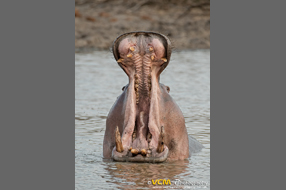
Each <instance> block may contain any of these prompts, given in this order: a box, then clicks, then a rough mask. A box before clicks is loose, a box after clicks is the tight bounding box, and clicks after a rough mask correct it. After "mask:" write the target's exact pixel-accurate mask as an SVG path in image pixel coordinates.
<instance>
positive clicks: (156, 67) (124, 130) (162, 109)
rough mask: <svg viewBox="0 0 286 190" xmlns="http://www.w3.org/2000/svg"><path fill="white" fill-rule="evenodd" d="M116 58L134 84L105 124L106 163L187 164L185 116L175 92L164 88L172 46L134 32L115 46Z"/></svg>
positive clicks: (164, 39) (164, 40)
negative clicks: (172, 93)
mask: <svg viewBox="0 0 286 190" xmlns="http://www.w3.org/2000/svg"><path fill="white" fill-rule="evenodd" d="M112 52H113V55H114V58H115V60H116V61H117V63H118V65H119V66H120V67H121V68H122V69H123V71H124V72H125V73H126V75H127V76H128V78H129V83H128V84H127V85H126V86H124V87H123V88H122V91H123V92H122V94H121V95H120V96H119V97H118V98H117V100H116V102H115V103H114V105H113V106H112V108H111V110H110V112H109V114H108V116H107V119H106V130H105V135H104V141H103V156H104V158H112V159H113V160H115V161H123V162H126V161H129V162H153V163H156V162H164V161H166V160H183V159H186V158H188V157H189V138H188V133H187V129H186V126H185V119H184V116H183V114H182V111H181V110H180V108H179V107H178V105H177V104H176V103H175V101H174V100H173V99H172V97H171V96H170V94H169V92H170V88H169V87H168V86H165V85H164V84H161V83H159V80H160V74H161V73H162V71H163V70H164V69H165V68H166V67H167V65H168V64H169V62H170V58H171V52H172V48H171V42H170V40H169V39H168V38H167V37H166V36H165V35H163V34H160V33H156V32H145V31H138V32H129V33H125V34H122V35H120V36H119V37H117V38H116V39H115V40H114V42H113V45H112Z"/></svg>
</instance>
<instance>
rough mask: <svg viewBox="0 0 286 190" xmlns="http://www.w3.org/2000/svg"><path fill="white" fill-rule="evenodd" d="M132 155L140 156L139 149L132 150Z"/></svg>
mask: <svg viewBox="0 0 286 190" xmlns="http://www.w3.org/2000/svg"><path fill="white" fill-rule="evenodd" d="M131 153H132V154H138V153H139V150H137V149H132V150H131Z"/></svg>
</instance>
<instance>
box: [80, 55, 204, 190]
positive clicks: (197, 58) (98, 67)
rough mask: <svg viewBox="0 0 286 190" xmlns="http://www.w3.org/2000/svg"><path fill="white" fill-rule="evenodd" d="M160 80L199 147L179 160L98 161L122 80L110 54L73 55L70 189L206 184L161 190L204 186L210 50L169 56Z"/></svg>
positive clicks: (122, 76) (100, 157)
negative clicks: (177, 182) (167, 181)
mask: <svg viewBox="0 0 286 190" xmlns="http://www.w3.org/2000/svg"><path fill="white" fill-rule="evenodd" d="M160 82H161V83H163V84H165V85H168V86H169V87H170V89H171V91H170V95H171V96H172V97H173V99H174V100H175V101H176V103H177V104H178V105H179V107H180V108H181V110H182V112H183V114H184V116H185V120H186V127H187V130H188V133H189V135H191V136H193V137H195V138H196V139H197V140H198V141H200V142H201V143H202V144H203V145H204V147H205V148H204V149H203V150H202V151H201V152H199V153H195V154H193V155H192V157H191V158H189V159H188V160H184V161H175V162H166V163H161V164H150V163H148V164H147V163H121V162H113V161H111V160H106V159H103V156H102V142H103V136H104V131H105V121H106V116H107V114H108V112H109V110H110V108H111V107H112V105H113V103H114V102H115V100H116V98H117V97H118V96H119V95H120V94H121V92H122V90H121V88H122V87H123V86H124V85H126V84H127V83H128V78H127V76H126V75H125V73H124V72H123V70H122V69H121V68H120V67H119V66H118V65H117V63H116V62H115V60H114V58H113V56H112V54H111V53H110V52H107V51H106V52H105V51H97V52H94V53H90V54H76V55H75V186H76V189H84V190H85V189H117V188H119V189H121V188H122V189H135V188H136V187H137V188H140V189H149V188H154V187H155V188H156V187H160V188H162V186H159V185H152V184H151V185H150V184H148V181H151V180H152V179H153V180H154V181H155V180H156V179H164V178H165V179H170V180H171V181H175V180H180V181H181V182H185V181H188V182H190V183H194V182H202V181H203V182H204V183H207V185H206V186H205V185H200V184H195V185H188V186H187V185H185V186H184V185H175V184H174V182H172V185H171V186H164V187H165V188H167V187H168V188H172V187H173V188H176V189H177V188H189V189H209V187H210V51H209V50H197V51H182V52H177V53H173V54H172V58H171V62H170V64H169V66H168V67H167V68H166V69H165V71H163V73H162V74H161V79H160Z"/></svg>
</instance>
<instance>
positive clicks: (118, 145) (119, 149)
mask: <svg viewBox="0 0 286 190" xmlns="http://www.w3.org/2000/svg"><path fill="white" fill-rule="evenodd" d="M115 142H116V151H117V152H123V145H122V142H121V137H120V132H119V129H118V126H116V131H115Z"/></svg>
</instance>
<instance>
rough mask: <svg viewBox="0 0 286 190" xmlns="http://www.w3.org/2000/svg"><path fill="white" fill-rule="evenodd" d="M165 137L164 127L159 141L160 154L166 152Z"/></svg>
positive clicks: (158, 149)
mask: <svg viewBox="0 0 286 190" xmlns="http://www.w3.org/2000/svg"><path fill="white" fill-rule="evenodd" d="M164 136H165V132H164V127H163V126H161V131H160V135H159V140H158V147H157V152H158V153H161V152H163V151H164Z"/></svg>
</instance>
